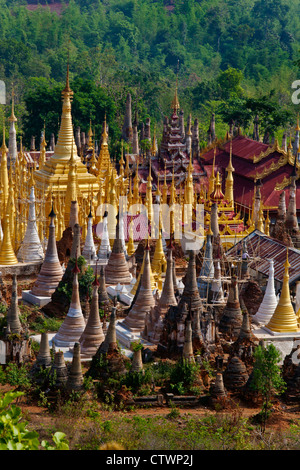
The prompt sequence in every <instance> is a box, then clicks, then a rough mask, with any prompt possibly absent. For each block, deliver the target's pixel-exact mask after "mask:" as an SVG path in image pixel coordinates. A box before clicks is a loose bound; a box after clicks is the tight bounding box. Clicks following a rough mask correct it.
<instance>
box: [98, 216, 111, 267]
mask: <svg viewBox="0 0 300 470" xmlns="http://www.w3.org/2000/svg"><path fill="white" fill-rule="evenodd" d="M110 253H111V246H110V243H109V235H108V228H107V212H106V213H105V214H104V216H103V229H102V235H101V243H100V246H99V250H98V259H102V260H106V261H107V259H108V258H109V255H110Z"/></svg>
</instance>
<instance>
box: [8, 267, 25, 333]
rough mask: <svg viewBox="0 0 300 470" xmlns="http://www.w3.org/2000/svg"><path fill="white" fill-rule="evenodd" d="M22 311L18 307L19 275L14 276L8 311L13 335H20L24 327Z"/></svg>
mask: <svg viewBox="0 0 300 470" xmlns="http://www.w3.org/2000/svg"><path fill="white" fill-rule="evenodd" d="M19 315H20V309H19V306H18V292H17V275H16V274H14V275H13V282H12V292H11V302H10V306H9V308H8V311H7V326H8V327H9V329H10V332H11V333H15V334H20V333H21V331H22V325H21V322H20V317H19Z"/></svg>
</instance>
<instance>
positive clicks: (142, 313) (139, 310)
mask: <svg viewBox="0 0 300 470" xmlns="http://www.w3.org/2000/svg"><path fill="white" fill-rule="evenodd" d="M154 306H155V299H154V296H153V293H152V288H151V279H150V248H149V244H147V246H146V251H145V264H144V271H143V274H142V278H141V286H140V289H139V291H138V293H137V296H136V299H135V302H134V304H133V306H132V308H131V310H130V311H129V314H128V315H127V317H126V318H125V320H124V322H123V324H124V326H126V327H128V328H130V329H131V330H135V331H143V329H144V327H145V319H146V313H147V312H149V311H150V310H151V308H152V307H154Z"/></svg>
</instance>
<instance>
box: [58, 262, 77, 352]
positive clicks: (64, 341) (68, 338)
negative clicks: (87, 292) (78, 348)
mask: <svg viewBox="0 0 300 470" xmlns="http://www.w3.org/2000/svg"><path fill="white" fill-rule="evenodd" d="M79 272H80V269H79V268H78V266H77V260H76V263H75V267H74V269H73V289H72V298H71V304H70V307H69V310H68V313H67V315H66V317H65V319H64V322H63V323H62V325H61V326H60V328H59V330H58V332H57V333H56V335H55V336H54V337H53V339H52V341H53V343H54V344H55V346H58V347H59V346H60V347H65V348H72V347H73V346H74V344H75V343H76V342H78V341H79V338H80V337H81V335H82V333H83V331H84V329H85V321H84V317H83V314H82V309H81V305H80V298H79V284H78V273H79Z"/></svg>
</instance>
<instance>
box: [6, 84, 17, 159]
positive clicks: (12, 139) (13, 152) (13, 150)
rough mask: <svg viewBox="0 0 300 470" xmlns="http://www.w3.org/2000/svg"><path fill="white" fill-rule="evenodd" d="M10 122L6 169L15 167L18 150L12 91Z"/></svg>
mask: <svg viewBox="0 0 300 470" xmlns="http://www.w3.org/2000/svg"><path fill="white" fill-rule="evenodd" d="M9 121H10V129H9V144H8V149H9V150H8V159H7V165H8V168H10V167H11V166H15V164H16V160H17V155H18V150H17V138H16V137H17V133H16V128H15V122H17V118H16V116H15V93H14V90H13V91H12V103H11V115H10V117H9Z"/></svg>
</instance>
